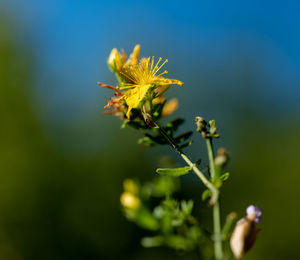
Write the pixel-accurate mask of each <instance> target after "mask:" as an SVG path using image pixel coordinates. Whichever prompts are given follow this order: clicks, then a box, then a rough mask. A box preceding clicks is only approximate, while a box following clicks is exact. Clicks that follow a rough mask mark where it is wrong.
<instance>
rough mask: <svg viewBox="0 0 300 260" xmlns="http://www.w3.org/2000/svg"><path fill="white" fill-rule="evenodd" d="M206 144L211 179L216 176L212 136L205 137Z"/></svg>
mask: <svg viewBox="0 0 300 260" xmlns="http://www.w3.org/2000/svg"><path fill="white" fill-rule="evenodd" d="M206 146H207V153H208V160H209V170H210V175H211V178H212V179H215V177H216V171H215V164H214V150H213V145H212V138H211V137H209V138H206Z"/></svg>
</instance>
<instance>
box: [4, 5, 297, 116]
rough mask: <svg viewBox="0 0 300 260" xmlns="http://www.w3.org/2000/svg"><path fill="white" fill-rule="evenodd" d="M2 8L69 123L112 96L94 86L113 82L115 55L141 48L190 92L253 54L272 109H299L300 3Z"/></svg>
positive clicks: (40, 86) (41, 86)
mask: <svg viewBox="0 0 300 260" xmlns="http://www.w3.org/2000/svg"><path fill="white" fill-rule="evenodd" d="M2 2H3V1H2ZM2 6H4V7H5V9H4V10H5V13H7V14H8V16H9V17H12V18H11V19H12V20H13V21H14V22H15V23H16V29H17V30H18V32H19V33H21V35H20V44H21V45H23V44H26V45H27V46H29V47H30V48H31V49H32V51H33V52H34V53H35V58H36V62H37V69H38V70H39V71H38V72H37V73H36V75H37V78H36V80H37V83H36V88H37V91H38V93H40V94H41V95H42V96H45V95H46V97H47V98H46V99H47V102H50V103H51V104H52V102H55V106H54V107H55V109H57V110H55V109H54V108H53V106H52V105H49V106H50V107H52V108H51V110H53V109H54V111H51V113H59V114H62V115H63V114H64V113H61V112H62V111H61V110H62V109H63V110H64V109H65V108H67V110H68V111H73V112H74V114H77V113H78V109H79V110H80V109H82V107H81V105H82V104H85V105H86V104H87V103H90V102H91V100H93V101H95V99H96V98H95V96H96V97H97V98H98V97H99V95H100V96H102V95H104V96H106V93H105V90H102V89H101V90H99V88H96V87H94V86H95V85H94V84H95V82H96V81H100V80H102V81H106V80H109V79H110V76H109V74H108V70H107V68H106V64H105V59H106V58H107V56H108V54H109V52H110V50H111V49H112V47H118V48H119V49H121V48H125V50H127V52H129V51H131V49H132V47H133V46H134V44H136V43H140V44H141V45H142V55H145V56H147V55H156V56H162V57H166V58H169V61H170V62H169V64H168V68H169V71H172V73H173V75H174V76H175V75H176V77H177V78H180V79H181V80H183V81H185V83H186V87H187V88H189V89H191V88H193V87H195V88H196V86H191V84H188V83H189V78H190V77H194V75H195V74H198V75H201V70H203V67H210V68H212V69H216V70H226V67H227V65H226V64H224V61H227V60H236V61H237V60H238V58H239V55H243V54H244V53H248V55H249V56H250V57H249V58H253V60H254V62H256V63H257V65H258V66H260V69H261V71H260V73H261V75H260V80H261V82H259V85H260V86H259V93H260V94H261V95H263V96H266V98H267V99H268V100H270V102H271V103H276V104H279V106H284V107H289V108H293V109H294V108H295V107H297V108H298V106H297V103H298V100H299V96H300V95H299V94H300V90H299V81H300V79H299V73H298V71H299V68H300V48H299V45H300V34H299V26H300V19H299V10H300V9H299V7H300V5H299V2H297V1H285V2H282V1H242V2H237V1H226V2H225V1H213V2H212V1H211V2H209V1H184V2H183V1H52V0H51V1H48V0H45V1H33V0H29V1H26V2H25V1H16V0H10V1H4V5H2ZM237 62H238V61H237ZM204 69H205V68H204ZM230 72H232V74H234V72H233V71H230ZM173 75H172V76H173ZM215 77H218V71H217V72H216V73H215ZM191 83H194V82H191ZM201 87H202V86H197V88H201ZM205 88H206V87H205V86H204V89H205ZM220 88H221V86H220ZM240 88H241V90H239V91H242V90H243V86H241V87H240ZM187 92H188V90H187ZM183 95H184V94H183ZM66 103H68V105H66ZM80 104H81V105H80ZM85 105H84V106H85ZM62 106H63V107H62ZM80 107H81V108H80ZM70 113H71V112H70ZM71 114H72V113H71ZM69 116H70V114H68V116H67V117H69Z"/></svg>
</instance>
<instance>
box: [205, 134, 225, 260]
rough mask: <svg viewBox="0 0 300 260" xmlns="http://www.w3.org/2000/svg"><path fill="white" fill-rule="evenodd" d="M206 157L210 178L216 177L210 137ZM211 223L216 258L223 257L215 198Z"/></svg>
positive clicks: (207, 141)
mask: <svg viewBox="0 0 300 260" xmlns="http://www.w3.org/2000/svg"><path fill="white" fill-rule="evenodd" d="M206 145H207V152H208V159H209V168H210V174H211V178H212V179H215V178H216V172H215V163H214V151H213V147H212V138H211V137H210V138H207V139H206ZM213 224H214V236H213V239H214V251H215V258H216V260H220V259H222V258H223V245H222V231H221V217H220V205H219V200H218V199H217V200H216V202H215V203H214V205H213Z"/></svg>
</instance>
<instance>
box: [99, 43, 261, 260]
mask: <svg viewBox="0 0 300 260" xmlns="http://www.w3.org/2000/svg"><path fill="white" fill-rule="evenodd" d="M139 54H140V46H139V45H136V46H135V48H134V50H133V52H132V54H131V55H130V56H129V58H127V55H126V53H125V51H122V52H119V51H118V50H117V49H113V50H112V51H111V54H110V56H109V58H108V65H109V68H110V69H111V71H112V72H114V73H115V75H116V77H117V79H118V81H119V82H118V85H117V86H111V85H107V84H103V83H100V82H99V83H98V84H99V85H100V86H102V87H105V88H108V89H111V90H113V91H114V96H113V97H112V98H111V99H110V100H109V101H108V103H107V105H106V106H105V107H104V108H105V109H109V110H107V111H106V113H111V114H114V115H116V116H118V117H120V118H121V120H122V121H123V125H122V127H126V126H130V127H133V128H135V129H139V130H142V131H143V133H144V137H142V138H141V139H139V140H138V143H139V144H141V145H144V146H156V145H170V146H171V147H172V148H173V149H174V150H175V151H176V152H177V153H178V154H179V155H180V156H181V157H182V159H183V160H184V161H185V163H186V166H183V167H179V168H174V167H168V168H158V169H157V170H156V172H157V173H158V177H156V178H154V180H152V181H150V182H148V183H145V184H141V183H139V181H137V180H132V179H126V180H125V181H124V183H123V186H124V192H123V193H122V194H121V197H120V202H121V206H122V209H123V212H124V215H125V216H126V218H127V219H128V220H130V221H133V222H135V223H136V224H137V225H139V226H140V227H142V228H144V229H147V230H151V231H152V232H153V236H150V237H144V238H143V239H142V240H141V243H142V245H143V246H144V247H156V246H167V247H170V248H173V249H175V250H176V251H180V252H188V251H195V250H196V251H198V252H200V255H201V256H202V257H204V258H207V259H208V258H212V257H214V258H215V259H217V260H220V259H229V258H230V256H231V255H232V254H231V253H230V251H229V250H226V249H228V247H226V246H224V245H225V243H227V244H230V247H231V251H232V253H233V255H234V257H235V258H236V259H241V258H242V257H243V256H244V254H245V253H246V252H247V251H248V250H250V249H251V247H252V246H253V244H254V242H255V240H256V235H257V233H258V231H259V229H258V228H257V227H256V223H257V222H259V221H260V220H261V210H260V209H259V208H258V207H255V206H253V205H251V206H249V207H248V208H247V216H246V217H244V218H242V219H241V220H239V221H238V222H237V223H236V225H235V227H234V223H235V222H236V219H237V214H236V213H230V214H229V215H228V216H227V218H226V221H225V223H224V225H223V227H222V225H221V216H220V200H219V199H220V194H221V187H222V185H223V184H224V182H225V181H227V179H228V178H229V173H228V172H225V173H224V167H225V165H226V164H227V162H228V153H227V151H226V149H225V148H219V149H218V152H217V154H216V155H215V154H214V149H213V141H214V140H215V139H216V138H219V136H220V134H219V133H218V131H217V130H218V129H217V127H216V124H215V121H214V120H210V121H206V120H205V119H204V118H202V117H196V118H195V123H196V130H197V132H198V133H199V134H200V136H201V137H202V138H203V139H204V140H205V142H206V146H207V152H208V159H209V174H207V175H206V174H204V172H203V171H201V170H200V169H199V167H198V166H199V164H200V162H201V161H200V160H199V161H197V162H192V161H191V160H190V158H189V157H188V156H187V155H186V154H185V153H184V151H183V150H184V148H186V147H188V146H190V145H191V144H192V141H191V140H190V137H191V135H192V134H193V132H192V131H189V132H186V133H182V134H179V135H178V134H177V131H178V128H179V126H180V125H181V124H182V123H183V122H184V120H183V119H182V118H177V119H175V120H172V121H170V122H169V123H167V124H166V125H165V126H162V125H161V124H160V119H162V118H164V117H167V116H169V115H171V114H172V113H173V112H174V111H175V110H176V109H177V107H178V101H177V99H171V100H170V101H167V99H166V98H165V96H164V94H165V92H166V91H167V90H168V88H169V87H170V86H171V85H178V86H183V82H182V81H179V80H176V79H168V78H165V77H163V75H165V74H167V73H168V72H167V71H163V72H161V73H160V70H161V69H162V67H163V66H164V65H165V63H166V62H167V61H168V60H165V61H164V62H162V59H161V58H159V59H158V61H156V62H155V58H154V57H152V58H150V57H148V58H141V59H139ZM161 62H162V63H161ZM192 171H193V172H194V173H195V174H196V175H197V176H198V177H199V179H200V180H201V181H202V183H203V184H204V185H205V186H206V189H205V190H204V191H203V193H202V199H203V200H204V201H205V200H207V201H208V206H209V207H211V208H212V212H213V232H212V233H209V232H208V231H207V229H205V227H203V226H202V225H201V223H199V222H198V221H197V218H196V217H195V216H193V215H192V213H193V208H194V202H193V201H192V200H189V201H185V200H181V201H180V200H178V199H176V196H175V194H174V193H175V192H176V191H177V190H178V189H179V180H178V176H182V175H186V174H189V173H190V172H192ZM153 201H156V203H157V202H158V203H157V204H156V205H155V206H154V207H153V206H151V205H152V204H153V203H152V202H153ZM211 241H213V244H214V246H213V250H210V249H209V248H210V244H211V243H210V242H211ZM228 242H230V243H228ZM204 248H208V250H203V249H204Z"/></svg>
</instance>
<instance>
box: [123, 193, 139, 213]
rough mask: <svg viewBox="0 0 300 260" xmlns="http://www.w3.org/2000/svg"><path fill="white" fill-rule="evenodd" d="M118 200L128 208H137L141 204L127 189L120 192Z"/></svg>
mask: <svg viewBox="0 0 300 260" xmlns="http://www.w3.org/2000/svg"><path fill="white" fill-rule="evenodd" d="M120 202H121V204H122V206H123V207H125V208H128V209H138V208H139V207H140V206H141V201H140V199H139V198H138V197H136V196H135V195H133V194H132V193H131V192H128V191H125V192H123V193H122V194H121V197H120Z"/></svg>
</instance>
